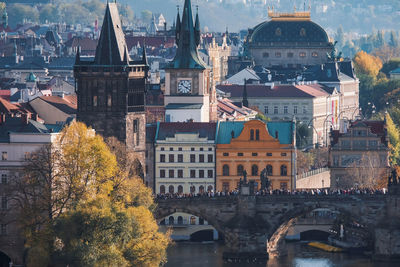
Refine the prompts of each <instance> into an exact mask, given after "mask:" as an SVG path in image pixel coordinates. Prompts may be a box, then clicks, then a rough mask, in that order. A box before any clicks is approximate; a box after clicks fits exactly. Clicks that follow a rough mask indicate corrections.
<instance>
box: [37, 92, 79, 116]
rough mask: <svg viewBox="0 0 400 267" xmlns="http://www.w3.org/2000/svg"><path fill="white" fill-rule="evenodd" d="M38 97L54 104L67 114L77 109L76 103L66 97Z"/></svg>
mask: <svg viewBox="0 0 400 267" xmlns="http://www.w3.org/2000/svg"><path fill="white" fill-rule="evenodd" d="M40 99H42V100H43V101H45V102H47V103H49V104H51V105H53V106H55V107H56V108H58V109H60V110H62V111H63V112H65V113H67V114H75V113H76V110H77V103H76V102H70V101H71V100H72V99H71V100H69V99H68V98H65V97H64V98H62V97H59V96H41V97H40Z"/></svg>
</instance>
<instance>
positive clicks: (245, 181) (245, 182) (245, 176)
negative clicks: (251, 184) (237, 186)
mask: <svg viewBox="0 0 400 267" xmlns="http://www.w3.org/2000/svg"><path fill="white" fill-rule="evenodd" d="M243 183H244V184H247V171H246V170H243Z"/></svg>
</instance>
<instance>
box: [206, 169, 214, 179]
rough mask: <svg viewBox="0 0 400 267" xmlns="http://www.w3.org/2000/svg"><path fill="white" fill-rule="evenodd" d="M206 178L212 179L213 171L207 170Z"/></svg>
mask: <svg viewBox="0 0 400 267" xmlns="http://www.w3.org/2000/svg"><path fill="white" fill-rule="evenodd" d="M207 177H208V178H214V173H213V170H208V171H207Z"/></svg>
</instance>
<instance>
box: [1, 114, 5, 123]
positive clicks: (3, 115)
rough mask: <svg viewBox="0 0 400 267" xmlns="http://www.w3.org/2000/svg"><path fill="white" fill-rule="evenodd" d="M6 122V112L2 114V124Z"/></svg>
mask: <svg viewBox="0 0 400 267" xmlns="http://www.w3.org/2000/svg"><path fill="white" fill-rule="evenodd" d="M5 122H6V114H5V113H1V114H0V124H3V123H5Z"/></svg>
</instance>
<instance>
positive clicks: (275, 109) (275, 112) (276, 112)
mask: <svg viewBox="0 0 400 267" xmlns="http://www.w3.org/2000/svg"><path fill="white" fill-rule="evenodd" d="M274 114H278V106H274Z"/></svg>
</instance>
